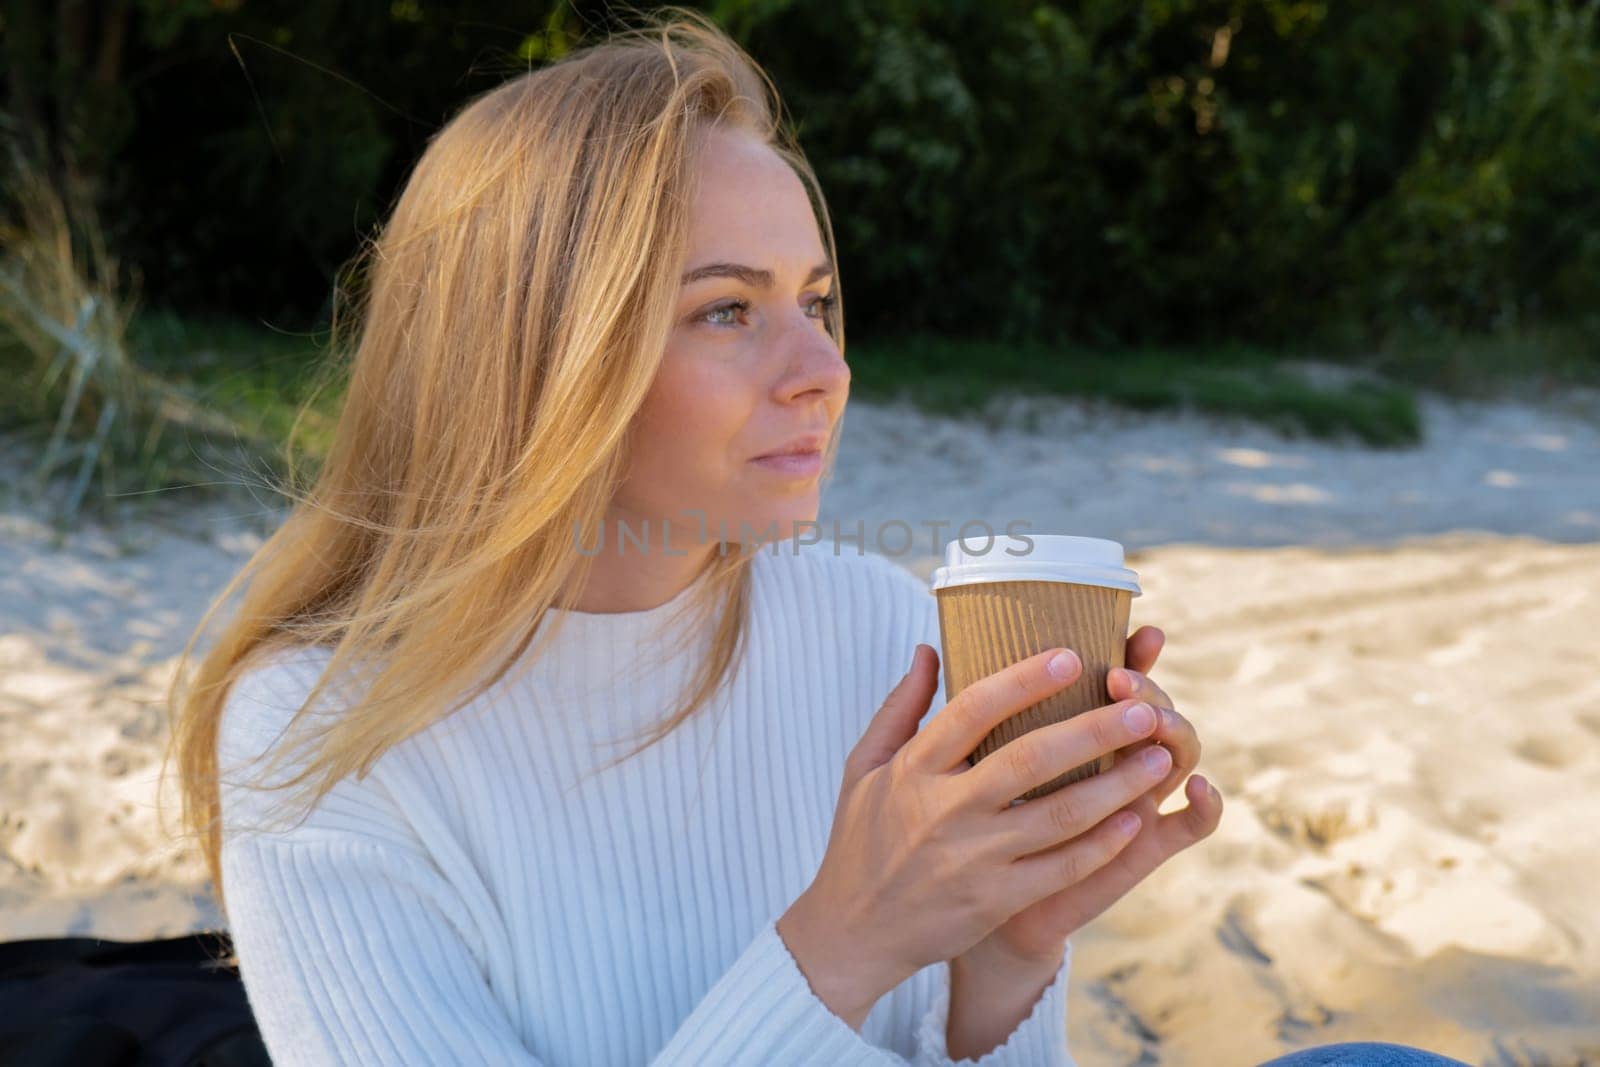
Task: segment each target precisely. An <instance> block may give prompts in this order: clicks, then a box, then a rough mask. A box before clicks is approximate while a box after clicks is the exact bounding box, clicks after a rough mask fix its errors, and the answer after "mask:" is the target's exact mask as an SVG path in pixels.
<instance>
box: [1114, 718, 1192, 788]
mask: <svg viewBox="0 0 1600 1067" xmlns="http://www.w3.org/2000/svg"><path fill="white" fill-rule="evenodd" d="M1151 745H1160V746H1162V747H1163V748H1165V749H1166V750H1167V751H1168V752H1170V753H1172V769H1171V770H1170V771H1168V772H1167V776H1166V777H1165V778H1163V779H1161V781H1160V782H1159V783H1158V784H1157V785H1155V786H1154V787H1153V788H1152V789H1151V790H1150V793H1151V795H1152V797H1153V798H1154V800H1155V803H1156V804H1157V805H1158V806H1159V805H1160V804H1161V802H1162V801H1163V800H1166V799H1167V797H1169V796H1171V795H1172V791H1173V790H1174V789H1176V788H1178V785H1179V783H1181V782H1182V781H1183V780H1184V778H1186V777H1188V776H1189V774H1190V772H1192V771H1193V770H1194V769H1195V768H1196V767H1198V766H1200V752H1201V745H1200V735H1199V733H1197V732H1196V731H1195V728H1194V724H1193V723H1191V722H1190V721H1189V720H1188V719H1186V718H1184V717H1183V716H1182V715H1180V714H1179V713H1178V712H1176V711H1174V710H1173V709H1171V708H1162V707H1157V708H1156V729H1155V732H1154V733H1152V734H1150V735H1149V736H1147V737H1144V738H1141V739H1140V740H1139V741H1137V742H1136V743H1134V744H1132V745H1128V746H1126V747H1124V748H1119V749H1118V750H1117V761H1118V762H1119V763H1120V762H1121V761H1123V760H1126V759H1132V758H1133V757H1135V756H1137V755H1138V754H1139V753H1140V751H1142V750H1143V749H1146V748H1148V747H1149V746H1151Z"/></svg>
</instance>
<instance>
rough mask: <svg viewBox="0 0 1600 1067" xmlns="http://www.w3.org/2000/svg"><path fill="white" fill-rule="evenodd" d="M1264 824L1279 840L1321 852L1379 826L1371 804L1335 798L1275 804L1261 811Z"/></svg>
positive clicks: (1264, 807)
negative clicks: (1300, 803) (1335, 843)
mask: <svg viewBox="0 0 1600 1067" xmlns="http://www.w3.org/2000/svg"><path fill="white" fill-rule="evenodd" d="M1259 815H1260V819H1261V821H1262V823H1263V824H1264V825H1265V826H1266V827H1267V829H1269V830H1271V831H1272V832H1273V833H1275V834H1277V835H1278V836H1279V837H1281V838H1283V839H1284V840H1286V841H1289V842H1291V843H1293V844H1297V845H1300V846H1302V847H1309V848H1312V849H1316V850H1318V851H1321V850H1323V849H1326V848H1327V847H1328V846H1329V845H1332V844H1333V843H1334V842H1335V841H1342V840H1344V839H1345V838H1349V837H1355V836H1356V835H1357V834H1362V833H1365V832H1366V831H1368V830H1370V829H1372V828H1373V827H1374V826H1376V825H1377V823H1378V819H1377V815H1376V813H1375V812H1374V811H1373V810H1372V807H1371V804H1370V803H1368V802H1366V801H1363V800H1359V799H1348V800H1346V799H1336V800H1325V801H1321V802H1308V803H1306V804H1304V805H1303V806H1302V805H1297V804H1291V803H1286V802H1284V801H1281V800H1280V801H1276V802H1273V803H1269V804H1266V805H1264V806H1263V807H1262V808H1261V809H1260V813H1259Z"/></svg>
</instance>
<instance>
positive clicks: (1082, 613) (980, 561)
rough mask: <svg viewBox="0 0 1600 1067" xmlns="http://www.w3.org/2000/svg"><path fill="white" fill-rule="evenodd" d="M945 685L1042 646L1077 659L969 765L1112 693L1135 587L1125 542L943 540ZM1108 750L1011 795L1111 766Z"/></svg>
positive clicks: (964, 681)
mask: <svg viewBox="0 0 1600 1067" xmlns="http://www.w3.org/2000/svg"><path fill="white" fill-rule="evenodd" d="M932 585H933V591H934V595H935V597H936V598H937V600H938V605H939V641H940V644H941V646H942V651H941V655H942V658H943V666H944V681H945V695H946V697H947V698H954V696H955V695H956V694H957V693H959V692H961V690H963V689H965V688H966V687H967V686H969V685H971V684H972V683H973V682H975V681H977V680H978V679H980V678H983V677H985V676H987V675H990V674H994V673H995V672H997V671H1000V670H1003V669H1005V668H1006V667H1009V666H1011V665H1012V664H1014V663H1017V662H1019V661H1021V660H1024V659H1027V658H1028V657H1029V656H1033V655H1037V654H1038V653H1040V652H1043V651H1044V650H1045V649H1048V648H1057V647H1063V648H1070V649H1072V650H1073V651H1074V652H1076V653H1077V654H1078V657H1079V658H1080V659H1081V660H1082V661H1083V673H1082V674H1081V675H1079V677H1078V680H1077V681H1075V682H1073V683H1072V684H1071V685H1069V686H1068V687H1067V688H1065V689H1063V690H1061V691H1060V692H1058V693H1056V694H1055V695H1053V696H1050V697H1047V698H1046V699H1044V700H1042V701H1040V702H1039V703H1037V704H1034V705H1032V706H1031V707H1028V708H1026V709H1024V710H1023V711H1021V712H1020V713H1018V714H1016V715H1013V716H1012V717H1011V718H1009V719H1007V720H1006V721H1005V722H1002V723H1001V724H1000V725H999V726H997V727H995V728H994V729H993V730H991V731H990V732H989V734H988V736H986V737H985V738H984V739H983V741H982V742H981V743H980V744H979V745H978V747H977V748H975V749H973V751H972V753H971V754H970V756H969V757H968V758H969V759H970V760H971V761H972V764H973V766H977V763H978V761H979V760H981V759H983V758H984V757H985V756H987V755H989V754H990V753H991V752H994V751H995V750H996V749H998V748H1000V747H1001V746H1003V745H1005V744H1006V743H1007V742H1010V741H1012V740H1014V739H1016V738H1018V737H1021V736H1022V735H1023V734H1025V733H1027V732H1028V731H1030V730H1037V729H1038V728H1039V727H1041V726H1048V725H1050V724H1051V723H1056V722H1063V721H1065V720H1067V719H1070V718H1072V717H1073V716H1075V715H1081V714H1083V713H1084V712H1086V711H1090V710H1092V709H1094V708H1098V707H1103V706H1104V705H1106V704H1110V703H1111V695H1110V693H1109V692H1108V691H1107V689H1106V676H1107V675H1108V674H1109V673H1110V671H1111V668H1113V667H1121V666H1122V665H1123V655H1124V653H1125V651H1126V648H1127V640H1128V614H1129V609H1130V607H1131V606H1132V603H1133V598H1134V597H1136V596H1139V595H1141V594H1140V590H1139V576H1138V575H1137V574H1135V573H1134V572H1133V571H1131V570H1129V569H1128V568H1127V567H1126V566H1124V565H1123V551H1122V546H1121V545H1120V544H1118V543H1117V542H1116V541H1108V540H1105V539H1103V538H1098V537H1071V536H1068V535H1065V534H1031V535H1027V536H1023V537H1014V536H997V537H995V538H993V541H992V543H991V542H990V540H989V538H987V537H985V538H984V539H983V540H981V541H980V540H976V539H968V540H967V541H965V542H963V541H962V540H960V539H957V540H954V541H951V542H950V543H949V544H947V545H945V552H944V566H942V567H939V568H937V569H936V570H935V571H934V572H933V579H932ZM1115 763H1116V757H1115V755H1114V754H1111V753H1107V754H1106V755H1104V756H1101V757H1099V758H1097V759H1095V760H1092V761H1090V762H1089V763H1085V764H1083V765H1081V766H1078V767H1074V768H1072V769H1071V770H1068V771H1065V772H1063V773H1062V774H1060V775H1058V776H1057V777H1055V778H1053V779H1051V780H1050V781H1048V782H1045V783H1043V784H1042V785H1039V786H1036V787H1035V788H1033V789H1030V790H1028V791H1027V792H1026V793H1023V794H1021V795H1020V796H1019V797H1017V799H1016V800H1013V801H1012V803H1017V802H1019V801H1021V800H1031V799H1033V798H1035V797H1041V796H1045V795H1047V794H1049V793H1053V792H1055V791H1056V790H1057V789H1060V788H1061V787H1062V786H1064V785H1068V784H1070V783H1072V782H1076V781H1080V780H1082V779H1084V778H1088V777H1090V776H1092V775H1096V774H1099V773H1101V772H1102V771H1108V770H1110V769H1111V768H1112V766H1114V765H1115Z"/></svg>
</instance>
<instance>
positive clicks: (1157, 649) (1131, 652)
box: [1122, 626, 1167, 673]
mask: <svg viewBox="0 0 1600 1067" xmlns="http://www.w3.org/2000/svg"><path fill="white" fill-rule="evenodd" d="M1166 643H1167V635H1166V634H1164V633H1162V632H1161V630H1160V629H1159V628H1157V627H1155V626H1141V627H1139V628H1138V629H1137V630H1135V631H1134V632H1133V633H1132V634H1131V635H1130V636H1129V637H1128V641H1127V644H1126V646H1125V650H1124V652H1123V654H1122V662H1123V663H1125V664H1127V665H1128V666H1129V667H1132V668H1133V669H1134V670H1136V671H1139V672H1141V673H1148V672H1149V671H1150V670H1151V669H1153V668H1154V667H1155V665H1156V657H1157V656H1160V655H1161V649H1162V648H1163V647H1165V645H1166Z"/></svg>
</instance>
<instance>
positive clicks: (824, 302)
mask: <svg viewBox="0 0 1600 1067" xmlns="http://www.w3.org/2000/svg"><path fill="white" fill-rule="evenodd" d="M838 302H839V294H838V293H829V294H828V295H827V296H819V297H817V298H816V299H815V300H813V301H811V304H810V306H811V307H813V308H816V309H817V317H818V318H821V317H823V316H825V315H827V313H828V312H829V311H830V310H831V309H832V308H833V305H835V304H837V303H838Z"/></svg>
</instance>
